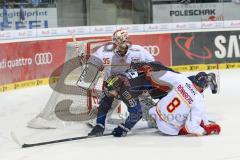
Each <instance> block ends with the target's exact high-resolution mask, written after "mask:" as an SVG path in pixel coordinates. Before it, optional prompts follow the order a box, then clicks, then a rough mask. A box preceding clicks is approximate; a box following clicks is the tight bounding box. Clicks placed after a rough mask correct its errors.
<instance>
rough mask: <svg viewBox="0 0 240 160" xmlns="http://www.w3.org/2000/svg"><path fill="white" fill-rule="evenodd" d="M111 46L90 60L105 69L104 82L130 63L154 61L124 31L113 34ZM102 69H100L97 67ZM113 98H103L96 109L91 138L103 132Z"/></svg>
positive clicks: (100, 49) (120, 30)
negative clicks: (131, 41)
mask: <svg viewBox="0 0 240 160" xmlns="http://www.w3.org/2000/svg"><path fill="white" fill-rule="evenodd" d="M112 42H113V44H112V46H111V45H106V46H102V47H100V48H99V49H98V50H97V51H96V53H95V54H94V55H93V56H92V57H91V58H90V62H92V63H93V64H94V63H95V64H96V62H97V65H98V66H103V67H106V66H108V67H107V68H106V69H105V75H104V80H107V78H108V77H109V76H111V75H113V74H119V73H123V72H124V71H125V70H126V69H128V68H129V67H130V64H131V63H132V62H140V61H145V62H150V61H154V58H153V56H152V55H151V54H150V53H149V52H148V51H147V50H145V49H144V48H143V47H141V46H139V45H132V44H131V43H130V41H129V39H128V33H127V31H126V30H123V29H119V30H116V31H115V32H114V33H113V37H112ZM99 68H102V67H99ZM113 101H114V98H111V97H107V96H105V95H104V96H103V98H102V99H101V101H100V105H99V108H98V115H97V120H96V123H97V125H96V126H95V127H94V128H93V130H92V131H91V132H90V133H89V135H91V136H100V135H102V134H103V132H104V128H105V119H106V114H107V113H108V111H109V110H110V108H111V106H112V103H113Z"/></svg>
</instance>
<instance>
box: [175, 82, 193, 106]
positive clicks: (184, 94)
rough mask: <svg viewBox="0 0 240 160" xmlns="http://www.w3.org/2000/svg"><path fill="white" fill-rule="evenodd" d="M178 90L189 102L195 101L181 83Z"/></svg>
mask: <svg viewBox="0 0 240 160" xmlns="http://www.w3.org/2000/svg"><path fill="white" fill-rule="evenodd" d="M177 90H178V92H179V93H180V94H181V95H182V96H183V98H184V99H185V100H186V101H187V102H188V103H189V104H192V103H193V99H192V97H191V96H190V95H189V94H188V93H187V92H186V91H185V89H184V87H183V86H182V85H181V84H180V85H178V86H177Z"/></svg>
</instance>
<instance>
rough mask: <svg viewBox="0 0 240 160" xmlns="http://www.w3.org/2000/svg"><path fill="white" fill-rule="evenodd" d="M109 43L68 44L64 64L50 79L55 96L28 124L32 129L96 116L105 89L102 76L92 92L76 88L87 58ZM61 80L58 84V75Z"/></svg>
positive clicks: (57, 126) (64, 124) (95, 41)
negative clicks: (56, 77)
mask: <svg viewBox="0 0 240 160" xmlns="http://www.w3.org/2000/svg"><path fill="white" fill-rule="evenodd" d="M107 42H109V40H106V39H105V40H104V39H98V40H85V41H79V42H78V41H75V42H69V43H67V49H66V57H65V63H64V64H63V65H62V66H61V67H60V68H58V69H57V70H56V71H55V72H54V73H53V74H52V77H51V78H50V79H49V80H50V83H51V84H50V86H51V87H52V88H53V93H52V95H51V97H50V98H49V100H48V102H47V104H46V106H45V107H44V109H43V110H42V111H41V113H39V114H38V115H37V116H36V117H35V118H34V119H32V120H31V121H30V122H29V123H28V127H31V128H60V127H64V126H69V125H72V124H76V123H79V122H82V121H87V120H89V119H93V118H94V117H96V113H97V110H96V108H97V106H98V101H99V98H100V96H101V95H100V94H101V89H102V82H103V80H102V76H101V74H100V76H99V80H98V81H97V83H96V84H95V85H94V86H95V87H94V88H93V89H89V90H87V89H84V88H80V87H79V86H77V82H78V79H79V76H80V75H81V74H82V72H83V69H84V67H85V65H86V61H87V59H88V58H89V57H90V55H91V54H92V53H94V52H95V51H96V49H97V48H99V47H100V46H102V45H104V44H106V43H107ZM59 74H60V77H59V79H58V81H55V82H54V80H55V75H58V76H59ZM89 78H91V77H89Z"/></svg>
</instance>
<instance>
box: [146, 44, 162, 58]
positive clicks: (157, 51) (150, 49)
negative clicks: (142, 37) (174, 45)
mask: <svg viewBox="0 0 240 160" xmlns="http://www.w3.org/2000/svg"><path fill="white" fill-rule="evenodd" d="M143 47H144V48H145V49H146V50H147V51H148V52H150V53H151V54H152V55H153V56H158V55H159V54H160V48H159V47H158V46H157V45H153V46H143Z"/></svg>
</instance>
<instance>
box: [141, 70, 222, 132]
mask: <svg viewBox="0 0 240 160" xmlns="http://www.w3.org/2000/svg"><path fill="white" fill-rule="evenodd" d="M146 74H147V77H148V79H149V80H150V81H151V82H152V83H153V84H154V85H159V86H165V87H166V86H167V87H169V88H170V89H171V90H170V91H169V93H168V95H167V96H165V97H164V98H162V99H161V100H160V101H159V102H158V103H157V106H156V107H152V108H151V109H150V110H149V114H150V115H151V116H152V117H153V118H154V119H155V121H156V123H157V127H158V129H159V130H160V131H161V132H162V133H164V134H166V135H185V134H193V135H198V136H200V135H209V134H219V133H220V130H221V129H220V126H219V125H218V124H216V123H209V121H208V119H207V118H206V113H205V103H204V98H203V95H202V92H203V91H204V90H205V89H206V88H207V87H208V85H209V75H208V74H206V73H205V72H200V73H198V74H197V75H196V76H194V77H193V78H192V81H191V80H189V79H188V78H187V77H186V76H185V75H183V74H179V73H175V72H171V71H155V72H154V71H151V70H150V69H148V71H147V72H146Z"/></svg>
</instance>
